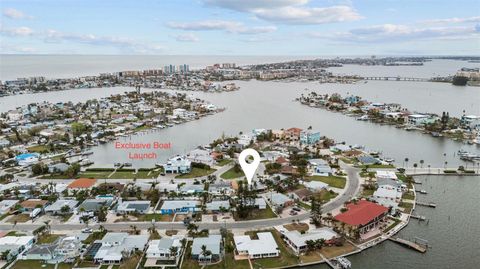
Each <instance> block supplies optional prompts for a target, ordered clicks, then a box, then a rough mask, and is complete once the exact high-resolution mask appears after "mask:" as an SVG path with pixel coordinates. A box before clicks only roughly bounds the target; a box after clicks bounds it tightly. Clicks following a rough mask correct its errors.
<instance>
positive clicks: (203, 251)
mask: <svg viewBox="0 0 480 269" xmlns="http://www.w3.org/2000/svg"><path fill="white" fill-rule="evenodd" d="M201 250H202V251H201V254H202V256H203V258H204V261H205V260H206V258H207V257H208V256H210V255H212V252H211V251H210V250H208V249H207V246H205V245H202V247H201ZM211 259H212V257H210V261H211Z"/></svg>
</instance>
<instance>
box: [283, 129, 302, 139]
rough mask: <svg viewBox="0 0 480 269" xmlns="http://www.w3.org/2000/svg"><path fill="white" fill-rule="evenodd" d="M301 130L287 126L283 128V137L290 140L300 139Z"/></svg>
mask: <svg viewBox="0 0 480 269" xmlns="http://www.w3.org/2000/svg"><path fill="white" fill-rule="evenodd" d="M302 131H303V130H302V129H300V128H295V127H293V128H289V129H287V130H285V132H284V138H285V139H288V140H290V141H298V140H299V139H300V133H301V132H302Z"/></svg>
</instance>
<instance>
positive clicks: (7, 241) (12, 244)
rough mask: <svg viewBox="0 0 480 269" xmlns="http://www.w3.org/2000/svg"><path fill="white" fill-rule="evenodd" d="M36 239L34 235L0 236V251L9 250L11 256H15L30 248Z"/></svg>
mask: <svg viewBox="0 0 480 269" xmlns="http://www.w3.org/2000/svg"><path fill="white" fill-rule="evenodd" d="M34 241H35V237H34V236H27V235H25V236H4V237H1V238H0V253H3V252H5V251H7V250H9V251H10V252H9V253H8V256H9V258H12V257H15V256H17V255H18V254H20V253H21V252H22V251H24V250H29V249H30V248H31V247H32V246H33V243H34Z"/></svg>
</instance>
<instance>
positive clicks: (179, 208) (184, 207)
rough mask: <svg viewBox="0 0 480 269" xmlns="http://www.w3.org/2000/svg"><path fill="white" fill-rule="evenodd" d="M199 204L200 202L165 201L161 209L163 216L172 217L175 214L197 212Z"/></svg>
mask: <svg viewBox="0 0 480 269" xmlns="http://www.w3.org/2000/svg"><path fill="white" fill-rule="evenodd" d="M199 204H200V202H199V201H195V200H165V201H163V204H162V207H161V208H160V213H161V214H162V215H171V214H175V213H187V212H195V211H197V206H198V205H199Z"/></svg>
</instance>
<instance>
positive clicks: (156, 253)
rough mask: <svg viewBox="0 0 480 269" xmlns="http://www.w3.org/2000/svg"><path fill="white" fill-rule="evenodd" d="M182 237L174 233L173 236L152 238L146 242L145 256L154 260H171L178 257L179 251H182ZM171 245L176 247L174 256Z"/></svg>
mask: <svg viewBox="0 0 480 269" xmlns="http://www.w3.org/2000/svg"><path fill="white" fill-rule="evenodd" d="M182 239H183V236H179V235H175V236H173V237H171V238H170V237H162V238H161V239H160V240H152V241H150V243H149V244H148V248H147V252H146V257H147V259H156V260H173V259H177V262H178V259H179V258H180V253H182V242H181V241H182ZM172 247H175V248H177V253H176V255H175V256H172V255H171V254H172V253H171V251H170V249H171V248H172Z"/></svg>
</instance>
